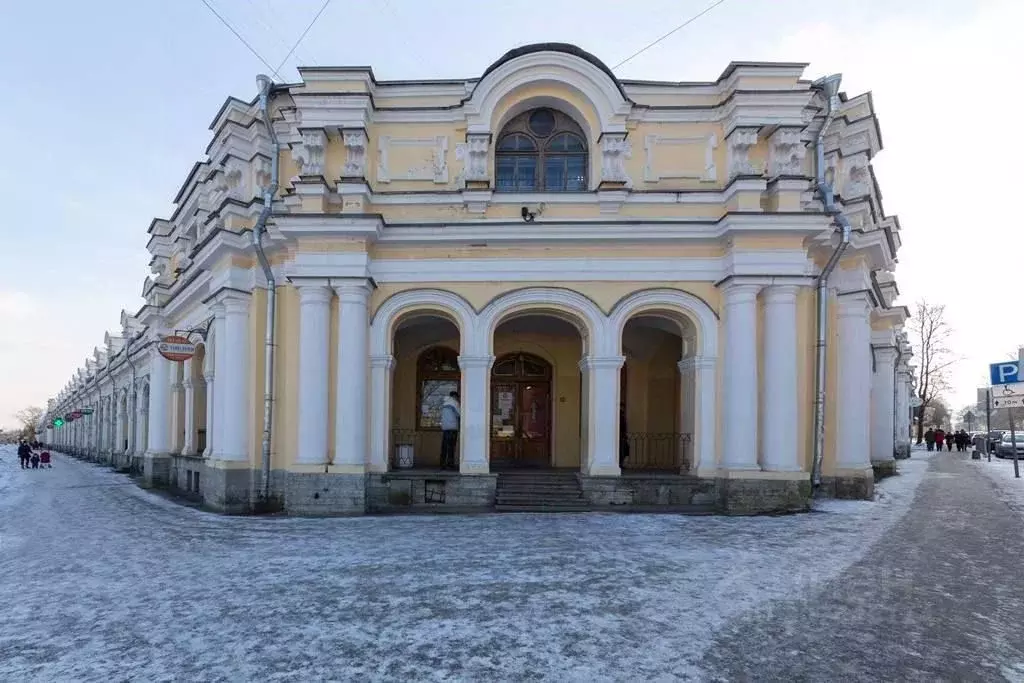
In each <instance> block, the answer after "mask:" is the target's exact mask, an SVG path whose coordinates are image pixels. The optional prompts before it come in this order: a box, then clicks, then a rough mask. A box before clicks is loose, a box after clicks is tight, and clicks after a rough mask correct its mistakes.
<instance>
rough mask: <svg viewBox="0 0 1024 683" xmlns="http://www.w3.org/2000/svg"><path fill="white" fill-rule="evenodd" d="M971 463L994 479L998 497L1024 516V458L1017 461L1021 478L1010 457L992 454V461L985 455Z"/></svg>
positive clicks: (1023, 550)
mask: <svg viewBox="0 0 1024 683" xmlns="http://www.w3.org/2000/svg"><path fill="white" fill-rule="evenodd" d="M971 463H972V464H973V465H976V466H977V468H978V469H979V470H981V471H982V472H984V473H985V475H986V476H987V477H988V478H989V479H991V480H992V483H993V484H995V486H996V490H997V491H998V493H997V496H998V498H999V499H1001V500H1002V501H1003V502H1004V503H1006V504H1007V505H1009V506H1010V507H1011V508H1013V509H1015V510H1016V511H1017V512H1019V513H1020V514H1021V515H1022V516H1024V459H1022V460H1020V461H1019V462H1018V463H1017V466H1018V468H1019V470H1020V479H1017V478H1016V477H1014V476H1013V460H1012V459H1010V458H1006V459H1001V458H997V457H995V456H992V462H989V461H988V459H987V458H986V457H983V458H982V459H981V460H972V461H971ZM1022 552H1024V549H1022Z"/></svg>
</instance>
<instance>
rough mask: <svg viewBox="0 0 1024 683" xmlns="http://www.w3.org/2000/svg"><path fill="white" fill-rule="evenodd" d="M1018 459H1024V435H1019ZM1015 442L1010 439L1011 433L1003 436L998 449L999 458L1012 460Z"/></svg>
mask: <svg viewBox="0 0 1024 683" xmlns="http://www.w3.org/2000/svg"><path fill="white" fill-rule="evenodd" d="M1016 437H1017V439H1016V440H1017V457H1018V458H1024V434H1017V435H1016ZM1013 445H1014V444H1013V441H1012V440H1011V439H1010V432H1006V433H1004V434H1003V439H1002V441H1000V442H999V446H998V447H997V448H996V457H997V458H1012V457H1013Z"/></svg>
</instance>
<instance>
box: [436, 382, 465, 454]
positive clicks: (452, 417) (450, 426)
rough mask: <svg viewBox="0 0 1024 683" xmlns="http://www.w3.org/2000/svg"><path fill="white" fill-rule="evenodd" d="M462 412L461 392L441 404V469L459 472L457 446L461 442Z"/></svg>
mask: <svg viewBox="0 0 1024 683" xmlns="http://www.w3.org/2000/svg"><path fill="white" fill-rule="evenodd" d="M461 418H462V411H461V410H460V408H459V392H457V391H453V392H451V393H450V394H448V396H446V397H445V399H444V403H442V404H441V469H443V470H457V469H458V468H459V465H458V463H457V462H456V458H455V446H456V444H457V443H458V440H459V420H460V419H461Z"/></svg>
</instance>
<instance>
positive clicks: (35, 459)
mask: <svg viewBox="0 0 1024 683" xmlns="http://www.w3.org/2000/svg"><path fill="white" fill-rule="evenodd" d="M32 469H34V470H38V469H39V454H38V453H33V454H32Z"/></svg>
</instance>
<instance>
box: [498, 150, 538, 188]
mask: <svg viewBox="0 0 1024 683" xmlns="http://www.w3.org/2000/svg"><path fill="white" fill-rule="evenodd" d="M495 166H496V167H497V180H496V181H495V188H496V189H497V190H499V191H502V192H531V191H533V190H534V189H536V184H537V183H536V177H537V157H535V156H533V155H518V154H517V155H515V156H513V155H498V156H497V158H496V160H495Z"/></svg>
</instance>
